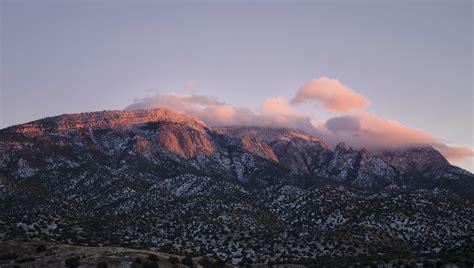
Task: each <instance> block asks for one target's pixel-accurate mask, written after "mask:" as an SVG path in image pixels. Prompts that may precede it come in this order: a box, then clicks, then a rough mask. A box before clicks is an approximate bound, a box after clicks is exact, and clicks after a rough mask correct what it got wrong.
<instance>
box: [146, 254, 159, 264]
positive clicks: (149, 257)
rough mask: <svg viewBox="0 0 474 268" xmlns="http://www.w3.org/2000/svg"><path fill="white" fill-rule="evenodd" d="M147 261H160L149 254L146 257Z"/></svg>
mask: <svg viewBox="0 0 474 268" xmlns="http://www.w3.org/2000/svg"><path fill="white" fill-rule="evenodd" d="M148 259H149V260H150V261H154V262H157V261H159V260H160V259H158V256H156V255H155V254H150V255H148Z"/></svg>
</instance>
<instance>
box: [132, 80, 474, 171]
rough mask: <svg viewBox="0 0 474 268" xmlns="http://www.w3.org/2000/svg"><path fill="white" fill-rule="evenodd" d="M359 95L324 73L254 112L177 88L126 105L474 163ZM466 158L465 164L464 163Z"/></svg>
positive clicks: (473, 156)
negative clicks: (428, 149) (434, 152)
mask: <svg viewBox="0 0 474 268" xmlns="http://www.w3.org/2000/svg"><path fill="white" fill-rule="evenodd" d="M303 103H311V104H314V105H316V110H322V111H324V112H326V113H329V114H331V115H332V117H330V118H328V119H321V118H314V116H312V113H310V112H307V111H302V110H301V109H300V108H301V107H300V106H301V105H300V104H303ZM370 103H371V102H370V101H369V100H368V98H366V97H365V96H362V95H361V94H359V93H357V92H355V91H354V90H352V89H351V88H349V87H347V86H345V85H343V84H342V83H340V82H339V81H338V80H335V79H331V78H328V77H320V78H317V79H313V80H311V81H309V82H308V83H306V84H305V85H304V86H302V87H301V88H300V89H299V90H297V92H296V93H295V95H294V96H293V98H291V99H290V100H287V99H285V98H283V97H271V98H268V99H266V100H264V101H263V103H262V104H261V106H260V108H259V109H258V110H257V111H253V110H251V109H248V108H244V107H234V106H231V105H229V104H227V103H224V102H222V101H220V100H219V99H218V98H216V97H212V96H204V95H188V94H178V93H166V94H158V95H154V96H148V97H145V98H142V99H138V100H136V101H135V102H134V103H133V104H131V105H129V106H128V107H126V109H149V108H157V107H165V108H168V109H171V110H174V111H176V112H180V113H185V114H192V115H196V116H198V117H200V118H201V119H202V120H204V121H205V122H206V124H208V125H209V126H241V125H245V126H264V127H285V128H296V129H300V130H302V131H305V132H308V133H310V134H313V135H316V136H318V137H320V138H322V139H324V140H325V141H327V142H328V143H329V144H330V145H331V146H334V145H335V144H337V143H338V142H340V141H344V142H346V143H347V144H348V145H350V146H352V147H354V148H356V149H360V148H364V147H365V148H368V149H370V150H374V151H377V150H396V149H403V148H407V147H412V146H427V145H430V146H433V147H435V148H436V149H438V150H439V151H440V152H441V153H442V154H443V155H444V156H445V157H446V158H447V159H448V160H449V161H451V162H453V163H456V164H462V165H463V166H466V165H467V166H470V168H471V169H472V168H474V164H473V160H474V152H473V150H472V149H471V148H468V147H459V146H450V145H448V144H446V143H445V142H443V141H441V140H440V139H438V138H436V137H434V136H433V135H431V134H429V133H427V132H425V131H423V130H420V129H416V128H413V127H409V126H405V125H404V124H402V123H400V122H398V121H395V120H390V119H386V118H382V117H380V116H378V115H375V114H373V113H370V112H369V111H367V110H366V108H367V107H368V106H369V105H370ZM466 163H467V164H466Z"/></svg>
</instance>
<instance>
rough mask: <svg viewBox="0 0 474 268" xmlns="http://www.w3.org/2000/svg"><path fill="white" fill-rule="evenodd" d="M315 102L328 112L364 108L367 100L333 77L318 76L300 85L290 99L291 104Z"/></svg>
mask: <svg viewBox="0 0 474 268" xmlns="http://www.w3.org/2000/svg"><path fill="white" fill-rule="evenodd" d="M304 102H316V103H319V104H320V105H322V107H323V108H324V109H326V110H328V111H330V112H347V111H349V110H355V109H364V108H366V107H367V106H368V105H369V100H368V99H366V98H365V97H364V96H362V95H360V94H357V93H356V92H355V91H354V90H352V89H350V88H348V87H346V86H345V85H343V84H341V83H340V82H339V81H337V80H335V79H331V78H328V77H320V78H318V79H313V80H311V81H309V82H308V83H307V84H306V85H304V86H303V87H301V88H300V89H299V90H298V92H297V93H296V95H295V96H294V97H293V99H292V100H291V103H292V104H300V103H304Z"/></svg>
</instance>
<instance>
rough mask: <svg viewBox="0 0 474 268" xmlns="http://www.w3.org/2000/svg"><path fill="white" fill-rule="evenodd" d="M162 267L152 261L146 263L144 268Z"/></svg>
mask: <svg viewBox="0 0 474 268" xmlns="http://www.w3.org/2000/svg"><path fill="white" fill-rule="evenodd" d="M159 267H160V266H159V265H158V263H156V262H152V261H146V262H145V263H144V264H143V265H142V268H159Z"/></svg>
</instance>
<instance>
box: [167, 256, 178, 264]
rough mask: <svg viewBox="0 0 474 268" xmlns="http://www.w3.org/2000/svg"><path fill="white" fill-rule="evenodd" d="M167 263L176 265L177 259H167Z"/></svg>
mask: <svg viewBox="0 0 474 268" xmlns="http://www.w3.org/2000/svg"><path fill="white" fill-rule="evenodd" d="M168 262H169V263H171V264H178V263H179V259H178V258H177V257H169V258H168Z"/></svg>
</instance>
